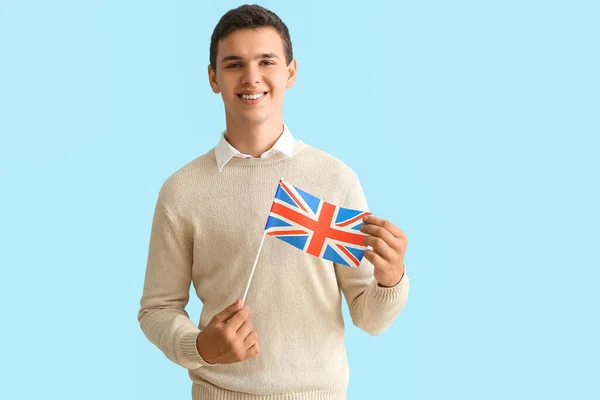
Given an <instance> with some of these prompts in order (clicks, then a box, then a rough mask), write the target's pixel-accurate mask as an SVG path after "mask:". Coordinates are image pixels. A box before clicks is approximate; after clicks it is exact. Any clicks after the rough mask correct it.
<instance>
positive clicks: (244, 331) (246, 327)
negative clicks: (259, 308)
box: [236, 320, 253, 340]
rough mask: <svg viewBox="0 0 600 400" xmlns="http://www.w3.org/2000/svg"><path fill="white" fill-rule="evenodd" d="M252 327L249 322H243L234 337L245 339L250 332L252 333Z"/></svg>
mask: <svg viewBox="0 0 600 400" xmlns="http://www.w3.org/2000/svg"><path fill="white" fill-rule="evenodd" d="M252 329H253V326H252V324H251V323H250V321H248V320H245V321H244V322H243V323H242V325H241V326H240V328H239V329H238V330H237V332H236V335H237V336H238V337H239V338H241V339H242V340H244V339H245V338H246V336H248V335H249V334H250V332H252Z"/></svg>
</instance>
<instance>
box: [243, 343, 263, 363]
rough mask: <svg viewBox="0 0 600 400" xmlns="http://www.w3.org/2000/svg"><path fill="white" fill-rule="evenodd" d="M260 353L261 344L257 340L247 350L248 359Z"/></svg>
mask: <svg viewBox="0 0 600 400" xmlns="http://www.w3.org/2000/svg"><path fill="white" fill-rule="evenodd" d="M258 353H260V345H259V344H258V341H257V342H255V343H254V344H253V345H252V346H251V347H250V348H249V349H248V350H247V351H246V357H247V358H246V359H248V358H252V357H255V356H256V355H258Z"/></svg>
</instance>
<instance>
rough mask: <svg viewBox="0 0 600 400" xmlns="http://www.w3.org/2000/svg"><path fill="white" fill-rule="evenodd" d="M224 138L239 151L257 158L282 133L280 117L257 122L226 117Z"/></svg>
mask: <svg viewBox="0 0 600 400" xmlns="http://www.w3.org/2000/svg"><path fill="white" fill-rule="evenodd" d="M226 125H227V136H226V139H227V141H228V142H229V144H231V145H232V146H233V147H235V148H236V149H237V150H238V151H239V152H240V153H243V154H249V155H251V156H252V157H255V158H258V157H260V155H261V154H262V153H264V152H265V151H267V150H269V149H270V148H271V147H273V145H274V144H275V142H276V141H277V139H279V137H280V136H281V134H282V133H283V120H282V119H281V118H278V119H274V120H268V121H264V122H261V123H258V124H248V123H247V122H244V121H230V120H229V119H227V121H226Z"/></svg>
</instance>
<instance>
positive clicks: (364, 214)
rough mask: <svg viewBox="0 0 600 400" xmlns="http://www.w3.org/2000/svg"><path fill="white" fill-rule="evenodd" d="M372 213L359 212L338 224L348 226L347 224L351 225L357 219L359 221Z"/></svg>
mask: <svg viewBox="0 0 600 400" xmlns="http://www.w3.org/2000/svg"><path fill="white" fill-rule="evenodd" d="M370 214H371V213H370V212H364V213H361V214H358V215H357V216H356V217H354V218H352V219H349V220H348V221H345V222H342V223H340V224H337V225H338V226H346V225H350V224H351V223H353V222H355V221H358V220H359V219H362V218H364V217H365V216H367V215H370Z"/></svg>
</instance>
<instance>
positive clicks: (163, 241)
mask: <svg viewBox="0 0 600 400" xmlns="http://www.w3.org/2000/svg"><path fill="white" fill-rule="evenodd" d="M162 194H163V191H162V190H161V193H160V194H159V196H158V201H157V203H156V208H155V211H154V219H153V221H152V231H151V234H150V246H149V252H148V261H147V265H146V276H145V281H144V291H143V294H142V298H141V301H140V310H139V313H138V317H137V318H138V321H139V323H140V327H141V329H142V331H143V332H144V334H145V335H146V337H147V338H148V340H150V342H152V343H153V344H154V345H156V346H157V347H158V348H159V349H160V350H161V351H162V352H163V353H164V354H165V355H166V356H167V357H168V358H169V359H170V360H171V361H173V362H175V363H177V364H179V365H180V366H182V367H184V368H188V369H196V368H199V367H201V366H204V365H207V363H206V362H205V361H204V360H203V359H202V357H201V356H200V354H199V353H198V349H197V347H196V339H197V336H198V334H199V333H200V329H198V327H197V326H196V325H195V324H194V323H192V321H191V320H190V319H189V316H188V314H187V312H186V311H185V306H186V305H187V303H188V300H189V290H190V284H191V281H192V241H191V239H190V235H186V234H185V233H184V230H183V229H182V226H185V225H183V222H182V221H179V220H177V219H175V218H174V217H173V216H172V215H171V214H170V213H169V211H168V210H167V208H166V206H165V204H164V198H163V196H162Z"/></svg>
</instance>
